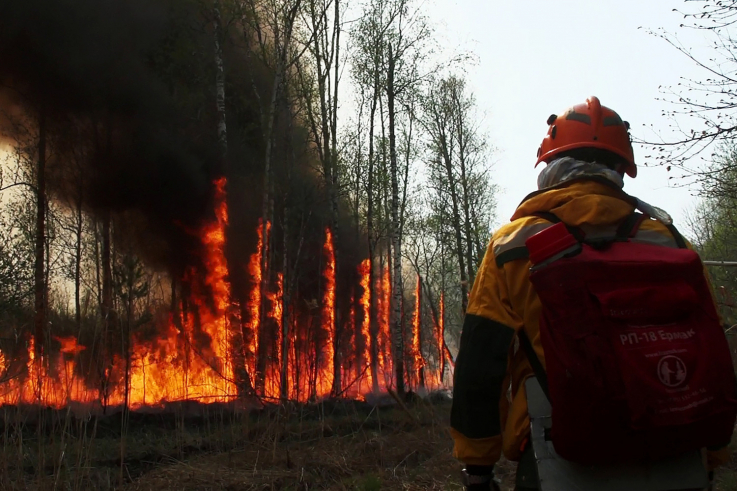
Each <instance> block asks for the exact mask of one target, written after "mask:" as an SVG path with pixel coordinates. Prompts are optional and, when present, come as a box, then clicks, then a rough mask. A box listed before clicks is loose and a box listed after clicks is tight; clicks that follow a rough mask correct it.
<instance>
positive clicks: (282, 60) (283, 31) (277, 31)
mask: <svg viewBox="0 0 737 491" xmlns="http://www.w3.org/2000/svg"><path fill="white" fill-rule="evenodd" d="M300 5H301V0H297V1H295V2H294V4H293V5H292V6H291V8H290V9H289V10H287V11H286V12H287V14H286V16H285V17H284V19H281V18H279V15H278V14H277V15H276V17H275V19H274V22H273V25H272V29H273V35H274V47H275V52H276V60H275V61H276V67H275V73H274V82H273V85H272V90H271V100H270V102H269V110H268V115H267V120H266V133H265V134H264V140H265V144H266V149H265V152H264V188H263V191H262V192H263V200H262V203H263V204H262V212H261V238H262V240H263V244H264V246H263V251H264V254H262V256H261V282H260V290H261V294H260V299H261V301H260V305H259V327H258V330H259V333H258V337H259V338H260V339H264V337H265V335H266V331H265V326H266V322H265V320H266V313H265V306H264V305H263V300H264V299H265V298H266V293H267V290H268V287H269V278H270V275H271V271H270V268H269V265H270V261H269V259H270V254H269V253H270V251H271V249H272V248H271V236H270V233H269V229H268V227H267V223H271V222H272V221H273V215H274V198H273V163H272V157H273V155H272V154H273V148H274V125H275V122H276V115H277V108H278V105H279V102H280V100H281V96H282V88H283V84H284V77H285V72H286V70H287V65H288V62H287V57H288V56H289V50H290V47H291V40H292V32H293V28H294V21H295V18H296V16H297V13H298V12H299V7H300ZM266 348H267V346H266V345H265V344H264V343H259V345H258V351H257V354H256V374H255V376H256V389H257V391H259V392H260V393H263V391H264V384H265V382H266V379H265V370H266V361H267V360H266V356H267V349H266Z"/></svg>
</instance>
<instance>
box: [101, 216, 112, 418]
mask: <svg viewBox="0 0 737 491" xmlns="http://www.w3.org/2000/svg"><path fill="white" fill-rule="evenodd" d="M101 262H102V332H103V334H102V352H103V356H102V360H101V362H102V404H103V407H104V408H106V407H107V404H108V398H109V396H110V376H111V375H112V373H111V368H112V361H113V360H112V355H113V346H112V334H113V326H114V324H113V274H112V265H111V241H110V212H109V211H106V212H105V214H104V216H103V219H102V251H101Z"/></svg>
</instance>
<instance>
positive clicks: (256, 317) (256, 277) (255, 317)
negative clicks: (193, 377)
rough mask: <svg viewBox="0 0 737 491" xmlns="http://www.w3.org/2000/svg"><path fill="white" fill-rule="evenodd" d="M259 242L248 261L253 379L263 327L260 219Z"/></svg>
mask: <svg viewBox="0 0 737 491" xmlns="http://www.w3.org/2000/svg"><path fill="white" fill-rule="evenodd" d="M270 230H271V223H270V222H266V235H268V234H269V232H270ZM257 233H258V244H257V246H256V252H254V253H253V254H251V261H250V262H249V263H248V273H249V274H250V275H251V278H252V282H253V289H252V290H251V299H250V302H249V306H248V307H249V309H248V310H249V312H250V314H251V325H250V327H251V329H250V334H251V337H250V340H248V343H247V344H248V351H249V355H250V363H249V364H248V371H249V373H250V374H251V378H252V379H253V377H254V375H255V374H256V358H257V356H258V345H259V338H258V336H259V330H260V328H261V311H260V308H261V281H262V279H263V273H264V272H263V271H261V262H262V260H263V256H264V254H265V253H266V251H264V227H263V221H262V220H261V219H259V221H258V227H257Z"/></svg>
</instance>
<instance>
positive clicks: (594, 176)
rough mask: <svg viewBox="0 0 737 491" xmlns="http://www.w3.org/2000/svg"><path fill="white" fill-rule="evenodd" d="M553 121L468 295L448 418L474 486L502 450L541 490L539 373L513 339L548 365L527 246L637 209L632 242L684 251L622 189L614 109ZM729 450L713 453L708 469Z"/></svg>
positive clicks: (624, 129) (520, 482) (628, 154)
mask: <svg viewBox="0 0 737 491" xmlns="http://www.w3.org/2000/svg"><path fill="white" fill-rule="evenodd" d="M548 124H549V130H548V135H547V137H546V138H545V140H544V141H543V144H542V145H541V148H540V151H539V152H538V163H540V162H545V163H547V164H548V165H547V166H546V167H545V169H543V171H542V172H541V174H540V175H539V178H538V188H539V190H538V191H537V192H535V193H532V194H531V195H529V196H528V197H527V198H526V199H525V200H524V201H523V202H522V203H521V204H520V206H519V207H518V209H517V210H516V212H515V214H514V216H513V217H512V221H511V223H508V224H507V225H504V226H503V227H501V228H500V229H499V230H498V231H497V232H496V233H495V234H494V236H493V238H492V240H491V242H490V244H489V247H488V249H487V252H486V255H485V257H484V260H483V263H482V265H481V267H480V268H479V271H478V274H477V277H476V280H475V283H474V287H473V289H472V291H471V294H470V298H469V306H468V310H467V314H466V318H465V321H464V326H463V333H462V337H461V348H460V352H459V355H458V359H457V361H456V368H455V380H454V399H453V408H452V413H451V432H452V436H453V438H454V440H455V448H454V455H455V456H456V457H457V458H458V459H459V460H460V461H461V462H463V463H464V464H466V472H465V479H466V484H467V487H468V489H488V488H489V485H490V483H489V480H488V478H489V476H490V474H491V470H492V468H493V467H492V466H493V465H494V463H495V462H496V461H497V460H498V459H499V457H500V455H501V453H502V452H503V453H504V455H505V456H506V457H507V458H508V459H510V460H516V461H520V466H519V470H518V476H517V486H518V489H525V488H529V489H537V483H536V481H537V477H536V473H535V472H536V469H535V462H534V456H533V455H532V452H531V448H530V445H529V444H528V437H529V428H530V422H529V417H528V411H527V398H526V394H525V381H526V380H527V379H528V378H529V377H530V376H533V375H534V373H533V367H532V366H531V363H530V361H529V360H528V356H526V355H525V353H524V350H522V349H518V343H516V342H515V338H516V337H517V336H516V335H517V334H519V333H520V332H524V333H525V334H526V336H527V338H529V340H530V341H531V345H532V347H533V348H534V351H535V353H536V355H537V357H538V358H539V359H540V360H542V361H543V364H544V360H545V358H544V353H543V347H542V344H541V342H540V332H539V326H540V324H539V323H540V315H541V303H540V298H539V297H538V295H537V293H536V291H535V288H534V287H533V285H532V283H531V282H530V273H529V271H530V267H531V263H530V260H529V257H528V256H529V251H528V249H527V247H526V241H527V240H528V239H529V238H530V237H532V236H534V235H535V234H537V233H539V232H541V231H543V230H546V229H548V228H549V227H550V226H551V224H552V223H551V221H557V220H560V221H562V222H563V223H565V224H566V225H567V226H568V227H569V228H571V229H572V230H578V231H580V232H581V233H582V234H585V236H586V238H587V239H589V240H591V239H596V238H597V237H601V238H607V237H613V236H614V235H615V233H616V231H617V229H618V228H620V227H621V226H622V224H623V222H625V221H627V220H628V218H629V217H632V216H633V212H635V211H636V210H639V211H640V212H642V213H643V214H644V215H646V216H647V217H652V218H653V219H647V220H639V221H638V223H637V227H636V230H635V232H634V233H633V235H632V237H631V238H630V240H631V241H633V242H638V243H647V244H653V245H655V246H659V247H666V248H677V247H679V245H682V243H681V242H680V241H681V238H680V236H679V235H678V233H677V231H676V230H675V228H674V227H673V226H672V224H671V219H670V217H669V216H668V214H667V213H665V212H664V211H662V210H660V209H657V208H654V207H652V206H650V205H648V204H646V203H644V202H642V201H639V200H637V199H635V198H632V197H630V196H628V195H627V194H626V193H624V191H622V188H623V185H624V182H623V176H624V174H625V173H626V174H627V175H629V176H631V177H635V176H636V175H637V168H636V166H635V163H634V156H633V153H632V147H631V144H630V141H629V134H628V129H629V125H628V124H627V123H626V122H623V121H622V120H621V119H620V118H619V116H618V115H617V114H616V113H615V112H614V111H611V110H610V109H608V108H605V107H602V106H601V105H600V103H599V101H598V99H596V98H590V99H589V100H588V101H587V103H586V104H581V105H578V106H575V107H573V108H571V109H569V110H568V111H567V112H566V113H565V114H563V115H562V116H555V115H553V116H551V117H550V118H549V119H548ZM661 368H662V367H661ZM666 368H667V369H668V370H673V371H674V373H673V374H670V373H669V374H668V376H669V377H671V376H673V377H676V376H678V373H677V372H678V366H677V365H674V366H673V367H672V368H671V367H670V366H666V367H665V368H663V369H664V370H665V369H666ZM510 388H511V398H509V397H508V395H507V393H508V391H509V389H510ZM725 443H728V442H725ZM725 452H726V450H721V451H719V452H715V453H714V452H713V453H711V455H712V457H713V460H714V462H712V464H716V463H718V462H717V460H719V459H721V458H723V457H724V454H725Z"/></svg>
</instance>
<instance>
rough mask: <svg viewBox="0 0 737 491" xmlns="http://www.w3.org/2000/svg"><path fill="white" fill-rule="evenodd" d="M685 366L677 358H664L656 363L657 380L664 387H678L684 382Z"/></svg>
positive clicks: (671, 356) (670, 356) (686, 372)
mask: <svg viewBox="0 0 737 491" xmlns="http://www.w3.org/2000/svg"><path fill="white" fill-rule="evenodd" d="M687 374H688V371H687V369H686V364H685V363H684V362H683V360H681V359H680V358H678V357H677V356H673V355H668V356H664V357H663V358H661V359H660V361H659V362H658V378H659V379H660V381H661V382H662V383H663V385H665V386H666V387H671V388H675V387H679V386H681V385H683V384H684V383H685V382H686V375H687Z"/></svg>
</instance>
